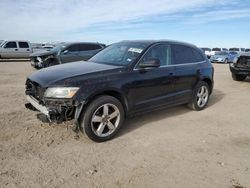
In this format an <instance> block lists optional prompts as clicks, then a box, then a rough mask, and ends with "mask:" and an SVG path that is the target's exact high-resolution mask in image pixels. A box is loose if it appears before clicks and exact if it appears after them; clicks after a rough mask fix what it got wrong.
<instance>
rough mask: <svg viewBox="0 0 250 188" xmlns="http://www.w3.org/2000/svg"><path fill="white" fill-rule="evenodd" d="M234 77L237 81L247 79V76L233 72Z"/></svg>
mask: <svg viewBox="0 0 250 188" xmlns="http://www.w3.org/2000/svg"><path fill="white" fill-rule="evenodd" d="M232 78H233V79H234V80H235V81H243V80H245V79H246V76H244V75H239V74H234V73H232Z"/></svg>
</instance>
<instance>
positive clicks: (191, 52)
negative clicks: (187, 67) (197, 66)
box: [172, 45, 205, 65]
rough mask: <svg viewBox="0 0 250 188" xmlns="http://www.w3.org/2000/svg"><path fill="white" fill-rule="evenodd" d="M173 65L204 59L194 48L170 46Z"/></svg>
mask: <svg viewBox="0 0 250 188" xmlns="http://www.w3.org/2000/svg"><path fill="white" fill-rule="evenodd" d="M172 57H173V64H177V65H178V64H188V63H196V62H201V61H204V60H205V59H204V57H203V56H202V55H201V53H200V52H199V51H197V50H196V49H194V48H191V47H188V46H184V45H173V46H172Z"/></svg>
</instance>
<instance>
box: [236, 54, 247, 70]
mask: <svg viewBox="0 0 250 188" xmlns="http://www.w3.org/2000/svg"><path fill="white" fill-rule="evenodd" d="M237 67H239V68H250V56H241V57H240V58H239V60H238V62H237Z"/></svg>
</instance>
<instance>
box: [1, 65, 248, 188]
mask: <svg viewBox="0 0 250 188" xmlns="http://www.w3.org/2000/svg"><path fill="white" fill-rule="evenodd" d="M214 67H215V88H214V93H213V95H212V97H211V100H210V102H209V106H208V108H207V109H205V110H203V111H201V112H194V111H191V110H189V109H188V108H186V107H185V106H178V107H175V108H169V109H166V110H163V111H156V112H153V113H149V114H146V115H141V116H139V117H134V118H132V119H129V120H127V122H126V124H125V125H124V127H123V128H122V129H121V131H120V133H119V134H118V136H117V137H115V139H113V140H111V141H109V142H106V143H99V144H98V143H94V142H92V141H90V140H88V139H87V138H86V137H85V136H84V135H82V134H76V133H74V132H73V131H72V129H71V128H72V125H71V124H70V123H67V124H61V125H49V124H44V123H41V122H40V121H39V120H37V119H36V113H35V112H31V111H29V110H26V109H25V108H24V104H25V102H26V101H25V96H24V82H25V79H26V76H27V75H29V74H30V73H31V72H33V71H34V70H33V69H32V68H31V67H30V63H29V62H27V61H16V62H12V61H8V62H0V86H1V87H0V104H1V106H2V107H1V108H0V127H1V131H0V167H1V168H0V187H25V188H27V187H32V188H34V187H60V188H61V187H65V188H66V187H67V188H68V187H181V188H183V187H190V188H196V187H197V188H200V187H202V188H206V187H208V188H211V187H218V188H223V187H233V188H236V187H237V188H243V187H250V123H249V122H250V116H249V112H250V105H249V104H250V96H249V93H250V79H248V80H246V81H244V82H236V81H233V80H232V78H231V74H230V71H229V68H228V65H221V64H215V65H214Z"/></svg>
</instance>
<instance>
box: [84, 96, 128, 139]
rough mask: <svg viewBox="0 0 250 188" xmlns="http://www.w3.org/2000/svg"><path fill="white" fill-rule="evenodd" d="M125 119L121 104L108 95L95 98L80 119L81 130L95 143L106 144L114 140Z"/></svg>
mask: <svg viewBox="0 0 250 188" xmlns="http://www.w3.org/2000/svg"><path fill="white" fill-rule="evenodd" d="M112 114H113V115H112ZM124 118H125V113H124V108H123V106H122V104H121V102H120V101H119V100H118V99H116V98H114V97H112V96H108V95H103V96H99V97H97V98H95V99H94V100H93V101H91V103H90V104H89V105H88V106H87V108H86V109H85V110H84V112H83V113H82V116H81V118H80V126H81V130H82V131H83V132H84V133H85V134H86V135H87V136H88V137H89V138H90V139H91V140H93V141H95V142H104V141H107V140H110V139H112V138H113V137H114V136H115V135H116V134H117V132H118V131H119V129H120V127H121V126H122V124H123V122H124Z"/></svg>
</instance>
